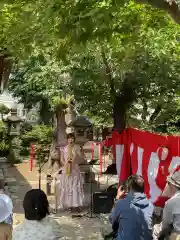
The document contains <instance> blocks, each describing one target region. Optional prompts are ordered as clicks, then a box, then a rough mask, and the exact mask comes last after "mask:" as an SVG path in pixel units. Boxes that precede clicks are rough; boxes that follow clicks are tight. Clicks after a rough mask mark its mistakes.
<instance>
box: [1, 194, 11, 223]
mask: <svg viewBox="0 0 180 240" xmlns="http://www.w3.org/2000/svg"><path fill="white" fill-rule="evenodd" d="M10 215H11V212H10V210H9V208H8V203H6V201H5V200H4V199H2V198H0V223H4V221H5V220H6V219H7V218H8V217H9V216H10Z"/></svg>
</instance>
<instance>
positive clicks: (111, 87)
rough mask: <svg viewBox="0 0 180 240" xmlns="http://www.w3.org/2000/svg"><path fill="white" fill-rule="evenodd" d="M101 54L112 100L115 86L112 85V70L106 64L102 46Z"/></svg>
mask: <svg viewBox="0 0 180 240" xmlns="http://www.w3.org/2000/svg"><path fill="white" fill-rule="evenodd" d="M101 56H102V60H103V64H104V66H105V71H106V78H107V80H108V83H109V87H110V96H111V98H112V102H114V97H115V95H116V91H115V86H114V80H113V77H112V72H111V68H110V66H109V64H108V61H107V58H106V54H105V51H104V49H103V48H101Z"/></svg>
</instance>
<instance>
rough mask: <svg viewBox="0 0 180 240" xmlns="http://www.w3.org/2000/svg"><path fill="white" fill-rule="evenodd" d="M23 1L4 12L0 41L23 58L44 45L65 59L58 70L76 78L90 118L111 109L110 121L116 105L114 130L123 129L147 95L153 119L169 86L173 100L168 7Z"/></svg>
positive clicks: (174, 57)
mask: <svg viewBox="0 0 180 240" xmlns="http://www.w3.org/2000/svg"><path fill="white" fill-rule="evenodd" d="M20 2H21V1H19V3H18V1H16V4H15V5H13V4H12V5H6V6H5V8H4V9H3V11H2V13H3V14H2V16H1V18H2V20H6V21H5V22H8V26H7V27H6V28H5V30H6V31H5V32H4V35H5V36H6V42H3V45H4V44H5V43H6V44H5V45H8V46H9V47H8V49H10V51H11V52H12V53H14V54H17V55H18V56H21V54H22V53H24V52H25V53H27V52H28V49H29V50H30V51H29V52H33V51H35V49H40V48H42V49H44V50H45V51H48V54H49V55H50V54H51V56H53V60H54V59H61V60H63V64H62V65H61V66H60V67H61V68H63V69H65V70H64V72H66V73H68V74H70V75H71V77H72V82H71V86H72V88H71V89H72V90H73V92H74V93H76V94H75V98H76V99H77V101H78V103H79V109H81V110H84V111H85V110H87V108H89V112H90V114H91V115H98V114H99V113H100V114H101V117H102V118H103V119H105V118H106V119H107V114H106V113H107V112H109V116H108V118H110V117H111V114H112V109H114V114H113V115H114V125H115V128H116V129H118V130H123V129H124V127H125V123H126V118H127V114H128V112H130V111H131V109H132V108H133V106H132V105H133V103H137V102H139V101H141V100H142V104H143V106H144V109H145V108H146V107H145V105H146V102H149V101H150V99H152V96H153V97H154V96H155V97H156V101H154V103H155V102H156V103H158V104H157V105H156V106H155V107H154V109H155V110H154V116H155V115H157V114H156V113H158V111H159V109H160V110H161V109H162V105H163V104H164V102H166V101H167V100H165V101H164V98H163V96H164V95H167V96H168V92H169V89H171V90H172V92H171V94H169V95H170V96H169V97H168V98H169V99H171V98H172V97H173V94H177V92H178V89H177V86H178V84H179V82H178V75H179V43H178V42H177V40H176V39H177V38H178V35H177V32H178V26H177V25H175V24H174V23H173V22H172V21H170V19H169V18H168V17H167V16H166V15H164V12H163V11H161V10H156V9H153V8H151V7H150V6H144V5H138V4H134V2H133V1H121V3H119V4H115V3H114V2H111V1H109V2H106V3H103V2H101V1H88V2H87V1H86V2H85V1H80V2H79V1H78V2H76V3H74V1H68V3H67V2H64V3H61V4H60V3H57V2H56V1H52V2H51V4H50V3H49V1H44V4H42V2H41V1H40V0H39V1H36V2H34V1H32V2H31V3H29V2H27V4H24V5H21V4H20ZM64 9H68V11H66V12H65V11H64ZM12 10H13V14H12V16H11V15H10V17H9V16H8V17H7V13H11V12H12ZM19 10H21V11H19ZM25 13H26V14H25ZM27 15H28V26H31V27H30V28H27V19H25V16H27ZM6 18H7V19H6ZM52 26H53V27H52ZM13 29H16V30H15V31H18V40H19V39H20V40H19V42H18V43H17V46H16V48H15V49H13V46H14V42H16V41H17V40H16V41H14V40H15V36H17V35H15V34H14V35H13V34H12V39H10V40H9V39H8V38H7V33H8V34H10V35H11V33H14V32H13V31H14V30H13ZM16 34H17V33H16ZM16 38H17V37H16ZM32 39H33V42H32ZM12 40H13V43H12ZM22 44H23V45H24V48H23V49H22ZM23 55H24V54H23ZM56 61H59V60H56ZM36 74H37V73H36ZM84 93H85V94H84ZM92 93H93V95H92ZM97 99H99V104H98V105H97V103H96V100H97ZM80 100H83V104H82V103H80ZM168 101H170V100H168ZM107 103H108V104H107ZM159 103H160V104H159ZM105 105H106V107H104V106H105ZM159 105H161V107H160V106H159ZM119 106H121V107H119ZM85 108H86V109H85ZM104 109H105V110H104ZM154 116H153V118H151V120H152V119H154Z"/></svg>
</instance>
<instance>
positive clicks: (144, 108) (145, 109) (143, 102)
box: [142, 98, 148, 122]
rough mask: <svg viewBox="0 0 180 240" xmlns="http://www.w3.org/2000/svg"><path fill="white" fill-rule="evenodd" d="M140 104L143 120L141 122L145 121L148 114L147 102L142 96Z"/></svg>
mask: <svg viewBox="0 0 180 240" xmlns="http://www.w3.org/2000/svg"><path fill="white" fill-rule="evenodd" d="M142 104H143V113H142V120H143V122H145V121H146V117H147V115H148V106H147V102H146V100H145V99H144V98H143V99H142Z"/></svg>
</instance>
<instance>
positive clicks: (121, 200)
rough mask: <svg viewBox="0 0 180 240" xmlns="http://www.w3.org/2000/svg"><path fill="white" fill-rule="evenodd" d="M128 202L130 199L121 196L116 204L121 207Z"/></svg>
mask: <svg viewBox="0 0 180 240" xmlns="http://www.w3.org/2000/svg"><path fill="white" fill-rule="evenodd" d="M127 202H128V199H127V198H126V197H125V198H121V199H119V200H117V201H116V204H115V206H116V207H121V206H124V204H126V203H127Z"/></svg>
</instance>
